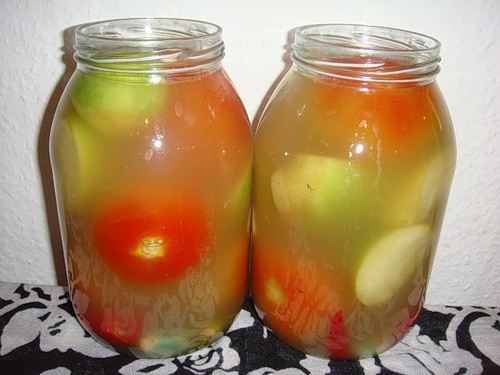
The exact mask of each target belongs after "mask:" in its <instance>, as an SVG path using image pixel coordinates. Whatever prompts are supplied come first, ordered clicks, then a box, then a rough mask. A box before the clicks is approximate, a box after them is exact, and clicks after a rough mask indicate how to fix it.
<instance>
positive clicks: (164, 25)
mask: <svg viewBox="0 0 500 375" xmlns="http://www.w3.org/2000/svg"><path fill="white" fill-rule="evenodd" d="M75 39H76V44H75V55H74V58H75V61H76V62H77V64H78V67H79V69H82V70H98V71H99V70H101V71H107V72H111V73H112V72H118V73H124V74H126V73H146V74H157V73H161V74H176V73H180V74H185V73H189V72H193V71H200V70H201V71H205V70H207V71H210V70H213V69H216V68H218V66H219V62H220V61H221V60H222V58H223V57H224V42H223V39H222V29H221V28H220V27H219V26H217V25H215V24H211V23H207V22H203V21H195V20H187V19H175V18H130V19H120V20H109V21H101V22H95V23H89V24H84V25H81V26H79V27H78V28H77V29H76V32H75Z"/></svg>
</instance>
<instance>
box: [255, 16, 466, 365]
mask: <svg viewBox="0 0 500 375" xmlns="http://www.w3.org/2000/svg"><path fill="white" fill-rule="evenodd" d="M439 50H440V44H439V42H438V41H437V40H435V39H433V38H431V37H428V36H425V35H421V34H418V33H414V32H410V31H405V30H398V29H391V28H385V27H376V26H364V25H338V24H324V25H308V26H303V27H300V28H298V29H297V31H296V34H295V42H294V44H293V45H292V53H291V59H292V61H293V65H292V67H291V69H290V70H289V71H288V73H287V74H286V75H285V76H284V78H283V79H282V81H281V83H280V84H279V85H278V87H277V89H276V91H275V92H274V94H273V95H272V96H271V101H270V102H269V103H267V106H266V109H265V110H264V112H263V114H262V116H261V118H260V121H259V124H258V126H257V130H256V136H255V156H254V158H255V171H254V201H253V219H252V222H253V226H252V232H253V238H252V246H253V247H252V259H251V292H252V298H253V301H254V304H255V307H256V310H257V312H258V314H259V316H260V317H261V319H262V321H263V323H264V324H265V325H266V326H267V327H268V328H269V330H270V331H272V332H273V333H274V335H276V336H277V337H278V338H279V339H281V340H282V341H283V342H284V343H286V344H288V345H290V346H291V347H293V348H296V349H298V350H300V351H303V352H305V353H309V354H312V355H316V356H320V357H327V358H333V359H353V358H361V357H367V356H372V355H376V354H379V353H382V352H384V351H385V350H387V349H389V348H391V347H393V346H394V345H396V344H397V343H398V342H399V341H400V340H402V338H403V337H404V336H405V335H406V334H407V333H408V331H409V330H410V329H411V328H412V326H413V325H414V323H415V322H416V320H417V319H418V317H419V313H420V311H421V309H422V306H423V304H424V302H425V293H426V288H427V284H428V280H429V277H430V272H431V268H432V262H433V258H434V254H435V251H436V246H437V243H438V239H439V235H440V230H441V226H442V222H443V219H444V213H445V208H446V202H447V199H448V193H449V189H450V185H451V182H452V178H453V173H454V168H455V159H456V145H455V138H454V132H453V127H452V123H451V120H450V116H449V113H448V110H447V107H446V103H445V101H444V98H443V96H442V94H441V92H440V90H439V87H438V85H437V82H436V76H437V74H438V72H439V60H440V57H439Z"/></svg>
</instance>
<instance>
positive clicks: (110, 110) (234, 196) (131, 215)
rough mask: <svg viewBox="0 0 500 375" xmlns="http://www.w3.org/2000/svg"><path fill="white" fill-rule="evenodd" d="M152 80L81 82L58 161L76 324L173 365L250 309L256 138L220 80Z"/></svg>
mask: <svg viewBox="0 0 500 375" xmlns="http://www.w3.org/2000/svg"><path fill="white" fill-rule="evenodd" d="M152 78H158V77H152V76H150V75H146V74H145V75H141V74H132V75H129V76H127V75H120V74H119V73H94V74H88V73H84V72H80V71H78V72H77V73H76V74H75V75H74V77H73V78H72V81H71V82H70V84H69V86H68V88H67V92H66V93H65V96H64V97H63V101H62V102H61V104H60V106H59V109H58V112H57V114H56V119H55V122H54V124H55V125H54V126H55V128H54V129H53V134H52V138H51V142H52V145H51V153H52V159H53V166H54V172H55V181H56V189H57V191H58V206H59V214H60V222H61V225H62V227H63V228H62V233H63V240H64V243H65V251H66V262H67V269H68V281H69V286H70V292H71V300H72V302H73V306H74V308H75V311H76V314H77V316H78V317H79V319H80V320H81V322H82V323H83V325H84V326H85V328H86V329H87V330H88V331H89V332H90V333H91V334H92V335H93V336H94V337H95V338H96V339H98V340H99V341H101V342H103V343H104V344H106V345H110V346H111V347H113V348H114V349H116V350H118V351H121V352H124V353H128V354H133V355H135V356H138V357H163V358H164V357H171V356H175V355H179V354H184V353H187V352H189V351H192V350H196V349H198V348H201V347H204V346H206V345H207V344H208V343H210V342H212V341H214V340H215V339H217V338H218V337H220V336H221V335H222V334H223V333H224V332H225V331H226V329H227V328H228V327H229V325H230V324H231V323H232V321H233V319H234V317H235V315H236V314H237V312H238V311H239V309H240V307H241V305H242V303H243V300H244V298H245V295H246V291H247V268H248V266H247V264H248V242H249V235H250V234H249V215H250V198H251V197H250V194H251V168H252V137H251V131H250V127H249V124H248V120H247V117H246V114H245V111H244V109H243V106H242V104H241V101H240V100H239V98H238V96H237V94H236V92H235V91H234V89H233V87H232V86H231V84H230V82H229V80H228V79H227V77H226V76H225V73H224V72H223V71H222V70H217V71H215V72H213V73H210V74H203V75H196V74H193V75H191V76H179V75H178V76H175V77H174V78H172V79H170V78H169V77H167V78H166V79H165V78H164V79H162V80H153V79H152ZM151 81H154V82H155V83H151Z"/></svg>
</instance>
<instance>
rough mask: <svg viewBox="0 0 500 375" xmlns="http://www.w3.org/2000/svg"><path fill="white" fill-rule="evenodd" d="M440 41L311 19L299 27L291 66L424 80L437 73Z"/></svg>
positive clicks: (363, 77) (354, 76) (375, 78)
mask: <svg viewBox="0 0 500 375" xmlns="http://www.w3.org/2000/svg"><path fill="white" fill-rule="evenodd" d="M440 48H441V43H440V42H439V41H438V40H437V39H435V38H432V37H430V36H427V35H424V34H421V33H417V32H413V31H407V30H403V29H397V28H392V27H386V26H374V25H363V24H342V23H339V24H335V23H331V24H315V25H305V26H301V27H298V28H297V29H296V32H295V42H294V43H293V45H292V53H291V58H292V61H293V62H294V66H295V67H296V68H298V69H300V70H302V71H304V72H305V73H311V74H323V75H328V76H332V77H337V78H341V79H348V80H355V81H371V82H379V83H383V82H392V83H394V82H406V83H412V82H413V83H418V84H425V83H429V82H431V81H433V80H434V78H435V76H436V75H437V74H438V73H439V70H440V68H439V62H440V56H439V52H440Z"/></svg>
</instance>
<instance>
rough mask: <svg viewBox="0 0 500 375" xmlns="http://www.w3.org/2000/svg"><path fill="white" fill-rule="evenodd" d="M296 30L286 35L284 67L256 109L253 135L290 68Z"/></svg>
mask: <svg viewBox="0 0 500 375" xmlns="http://www.w3.org/2000/svg"><path fill="white" fill-rule="evenodd" d="M296 30H297V28H294V29H292V30H290V31H289V32H288V34H287V41H286V44H285V46H284V48H285V52H284V54H283V62H284V63H285V66H284V67H283V70H282V71H281V73H280V74H279V75H278V77H277V78H276V79H275V80H274V82H273V83H272V85H271V86H270V87H269V89H268V90H267V92H266V95H264V98H263V99H262V102H261V105H260V106H259V108H258V109H257V112H256V114H255V117H254V119H253V121H252V132H253V134H254V135H255V133H256V131H257V127H258V125H259V122H260V119H261V117H262V115H263V114H264V112H265V110H266V106H267V104H268V103H269V101H270V100H271V98H272V96H273V94H274V92H275V91H276V89H277V88H278V85H279V84H280V82H281V80H282V79H283V77H284V76H285V75H286V73H288V71H289V70H290V68H291V67H292V59H291V58H290V53H291V52H292V44H293V42H294V41H295V31H296Z"/></svg>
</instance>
